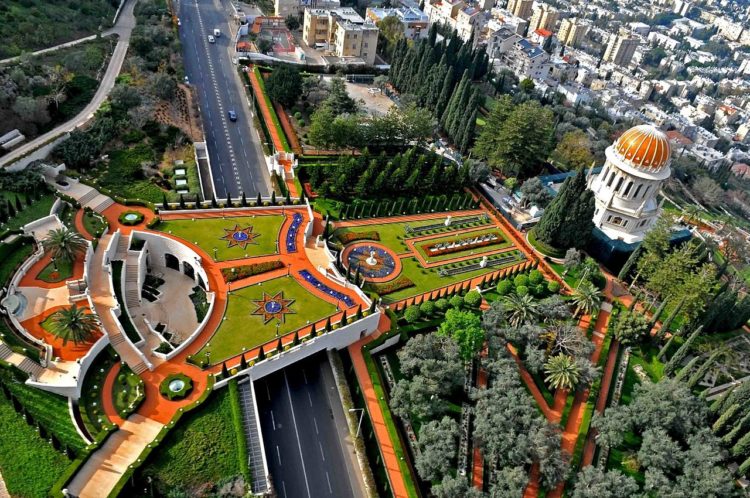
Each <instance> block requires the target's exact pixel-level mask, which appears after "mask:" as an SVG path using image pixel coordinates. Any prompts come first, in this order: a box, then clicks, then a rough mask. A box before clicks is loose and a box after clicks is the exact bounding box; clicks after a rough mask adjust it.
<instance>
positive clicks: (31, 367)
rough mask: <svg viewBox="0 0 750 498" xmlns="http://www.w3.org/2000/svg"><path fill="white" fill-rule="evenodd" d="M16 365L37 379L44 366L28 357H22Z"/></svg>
mask: <svg viewBox="0 0 750 498" xmlns="http://www.w3.org/2000/svg"><path fill="white" fill-rule="evenodd" d="M17 366H18V368H19V369H20V370H23V371H24V372H26V373H27V374H29V375H31V376H32V377H33V378H35V379H38V378H39V377H40V376H41V375H42V373H43V372H44V368H42V366H41V365H40V364H39V363H37V362H35V361H33V360H31V359H29V358H24V359H23V360H22V361H21V363H19V364H18V365H17Z"/></svg>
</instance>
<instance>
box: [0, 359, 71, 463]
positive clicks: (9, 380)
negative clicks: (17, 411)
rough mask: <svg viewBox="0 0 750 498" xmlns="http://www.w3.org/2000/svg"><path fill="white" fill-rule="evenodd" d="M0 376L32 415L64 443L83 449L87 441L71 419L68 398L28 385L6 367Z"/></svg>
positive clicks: (0, 380) (0, 372)
mask: <svg viewBox="0 0 750 498" xmlns="http://www.w3.org/2000/svg"><path fill="white" fill-rule="evenodd" d="M0 377H1V378H0V382H2V383H3V384H5V385H6V386H7V387H8V389H9V390H10V392H11V393H12V394H13V395H14V396H15V397H16V398H17V399H18V400H19V401H20V402H21V404H22V405H24V406H25V407H26V409H27V410H28V411H29V413H31V416H32V417H34V419H35V420H37V421H39V423H41V424H42V425H43V426H44V427H45V428H46V429H47V430H48V431H49V432H52V433H54V434H55V435H56V436H57V438H58V439H59V440H60V442H61V443H62V444H64V445H66V446H69V447H71V448H72V449H74V450H76V451H78V450H81V449H83V447H84V446H85V443H84V441H83V439H82V438H81V436H79V435H78V432H77V431H76V428H75V427H74V426H73V421H72V420H71V419H70V414H69V411H68V399H67V398H63V397H62V396H58V395H56V394H52V393H49V392H46V391H42V390H41V389H37V388H35V387H31V386H27V385H26V384H23V383H21V382H20V381H19V380H18V379H16V378H15V377H14V376H13V374H12V373H11V372H10V371H8V370H5V369H2V370H0ZM0 439H1V438H0Z"/></svg>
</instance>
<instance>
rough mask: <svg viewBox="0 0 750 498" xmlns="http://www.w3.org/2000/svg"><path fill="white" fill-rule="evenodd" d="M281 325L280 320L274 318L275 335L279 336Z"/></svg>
mask: <svg viewBox="0 0 750 498" xmlns="http://www.w3.org/2000/svg"><path fill="white" fill-rule="evenodd" d="M280 325H281V320H276V337H278V336H279V326H280Z"/></svg>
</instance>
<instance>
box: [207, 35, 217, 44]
mask: <svg viewBox="0 0 750 498" xmlns="http://www.w3.org/2000/svg"><path fill="white" fill-rule="evenodd" d="M208 43H216V38H214V37H213V36H212V35H208Z"/></svg>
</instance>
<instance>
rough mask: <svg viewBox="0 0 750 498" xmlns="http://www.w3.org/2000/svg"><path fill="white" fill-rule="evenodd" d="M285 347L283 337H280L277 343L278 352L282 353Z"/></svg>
mask: <svg viewBox="0 0 750 498" xmlns="http://www.w3.org/2000/svg"><path fill="white" fill-rule="evenodd" d="M283 349H284V347H283V346H282V344H281V338H279V342H277V343H276V352H277V353H281V351H282V350H283Z"/></svg>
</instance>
